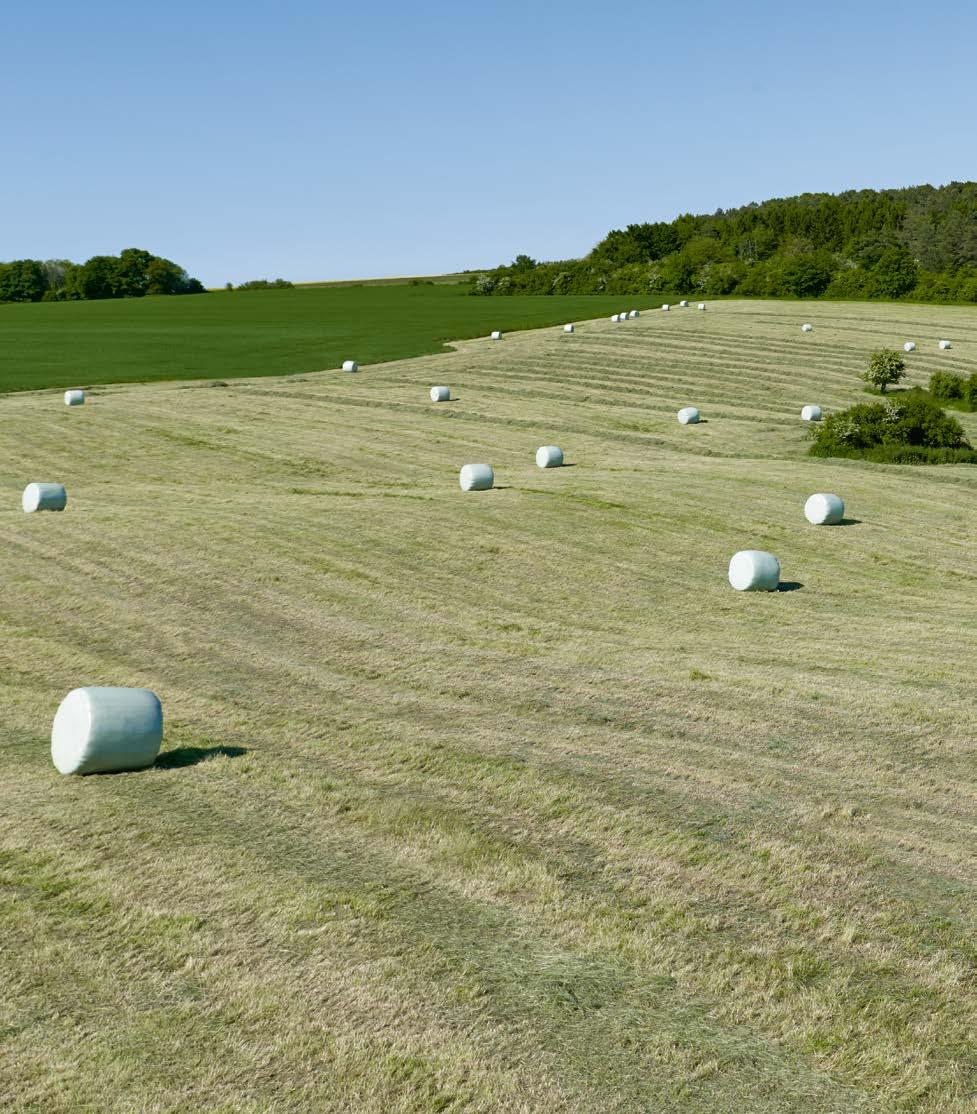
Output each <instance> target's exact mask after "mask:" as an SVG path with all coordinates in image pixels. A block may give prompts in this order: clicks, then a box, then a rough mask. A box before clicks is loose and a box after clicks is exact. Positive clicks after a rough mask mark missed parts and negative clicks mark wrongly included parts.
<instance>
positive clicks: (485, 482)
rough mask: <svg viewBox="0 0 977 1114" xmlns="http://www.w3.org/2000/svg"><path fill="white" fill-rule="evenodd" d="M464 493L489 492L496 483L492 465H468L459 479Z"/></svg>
mask: <svg viewBox="0 0 977 1114" xmlns="http://www.w3.org/2000/svg"><path fill="white" fill-rule="evenodd" d="M458 482H459V483H460V484H461V490H462V491H488V489H489V488H490V487H491V486H492V485H493V484H494V483H495V473H494V472H493V471H492V465H491V464H466V465H465V467H464V468H462V470H461V474H460V476H459V477H458Z"/></svg>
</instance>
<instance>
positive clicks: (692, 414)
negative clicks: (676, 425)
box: [677, 406, 701, 425]
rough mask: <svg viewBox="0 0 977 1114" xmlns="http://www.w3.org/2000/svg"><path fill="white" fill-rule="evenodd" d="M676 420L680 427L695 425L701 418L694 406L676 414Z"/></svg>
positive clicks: (684, 408)
mask: <svg viewBox="0 0 977 1114" xmlns="http://www.w3.org/2000/svg"><path fill="white" fill-rule="evenodd" d="M677 416H678V420H679V422H680V424H681V425H695V424H696V422H698V421H699V420H700V418H701V415H700V414H699V411H698V410H696V408H695V407H694V406H685V407H683V408H682V409H681V410H679V412H678V415H677Z"/></svg>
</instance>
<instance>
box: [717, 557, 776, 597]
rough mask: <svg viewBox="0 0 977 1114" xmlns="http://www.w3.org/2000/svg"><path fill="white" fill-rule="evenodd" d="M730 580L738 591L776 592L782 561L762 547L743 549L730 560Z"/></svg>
mask: <svg viewBox="0 0 977 1114" xmlns="http://www.w3.org/2000/svg"><path fill="white" fill-rule="evenodd" d="M729 582H730V584H732V586H733V587H734V588H735V589H736V591H737V592H776V590H777V587H778V585H779V584H780V562H779V561H778V560H777V558H776V557H774V555H773V554H772V553H764V552H763V550H762V549H742V550H740V552H739V553H734V554H733V557H732V560H731V561H730V562H729Z"/></svg>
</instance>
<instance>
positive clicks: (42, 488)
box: [20, 484, 68, 514]
mask: <svg viewBox="0 0 977 1114" xmlns="http://www.w3.org/2000/svg"><path fill="white" fill-rule="evenodd" d="M67 502H68V493H67V491H65V489H64V484H28V485H27V486H26V487H25V488H24V494H23V495H22V496H21V497H20V504H21V506H22V507H23V508H24V510H25V511H27V512H28V514H29V513H30V512H32V511H63V510H64V508H65V506H66V505H67Z"/></svg>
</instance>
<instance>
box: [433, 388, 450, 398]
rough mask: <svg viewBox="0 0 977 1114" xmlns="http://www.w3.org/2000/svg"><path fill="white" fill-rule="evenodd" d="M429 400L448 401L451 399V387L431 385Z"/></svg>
mask: <svg viewBox="0 0 977 1114" xmlns="http://www.w3.org/2000/svg"><path fill="white" fill-rule="evenodd" d="M431 401H432V402H450V401H451V388H450V387H432V388H431Z"/></svg>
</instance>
